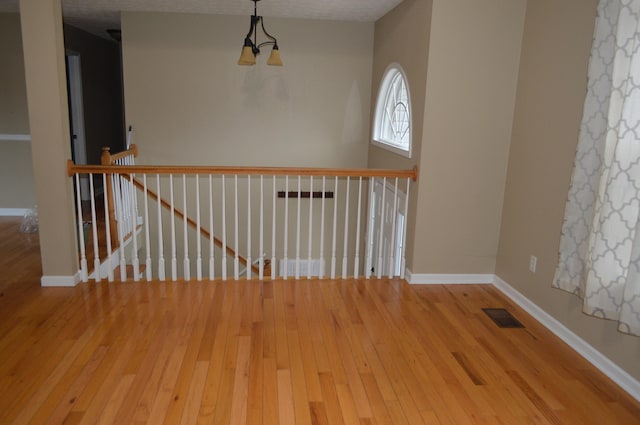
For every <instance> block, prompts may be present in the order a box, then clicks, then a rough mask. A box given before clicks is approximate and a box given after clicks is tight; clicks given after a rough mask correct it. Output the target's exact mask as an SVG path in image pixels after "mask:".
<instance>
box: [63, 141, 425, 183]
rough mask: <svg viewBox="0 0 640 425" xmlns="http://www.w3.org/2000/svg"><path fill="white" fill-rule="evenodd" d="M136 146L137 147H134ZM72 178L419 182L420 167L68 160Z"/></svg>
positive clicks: (68, 168)
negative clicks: (206, 176) (149, 176)
mask: <svg viewBox="0 0 640 425" xmlns="http://www.w3.org/2000/svg"><path fill="white" fill-rule="evenodd" d="M132 146H134V145H132ZM67 172H68V173H69V176H70V177H71V176H73V175H74V174H76V173H80V174H85V173H94V174H102V173H106V174H114V173H116V174H191V175H193V174H211V175H234V174H237V175H269V176H327V177H391V178H393V177H398V178H410V179H412V180H414V181H416V180H417V179H418V167H417V166H416V167H413V169H410V170H385V169H375V168H297V167H235V166H223V167H210V166H197V165H194V166H178V165H111V166H105V165H76V164H74V163H73V161H71V160H69V163H68V165H67Z"/></svg>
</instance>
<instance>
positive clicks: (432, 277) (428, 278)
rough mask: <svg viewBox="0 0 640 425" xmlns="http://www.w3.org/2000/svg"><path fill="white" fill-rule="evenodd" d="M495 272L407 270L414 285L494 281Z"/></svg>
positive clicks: (407, 277) (409, 279)
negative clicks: (451, 272) (465, 272)
mask: <svg viewBox="0 0 640 425" xmlns="http://www.w3.org/2000/svg"><path fill="white" fill-rule="evenodd" d="M494 276H495V275H493V274H432V273H411V271H410V270H407V272H406V280H407V282H409V283H410V284H412V285H442V284H447V285H455V284H469V283H475V284H489V283H493V278H494Z"/></svg>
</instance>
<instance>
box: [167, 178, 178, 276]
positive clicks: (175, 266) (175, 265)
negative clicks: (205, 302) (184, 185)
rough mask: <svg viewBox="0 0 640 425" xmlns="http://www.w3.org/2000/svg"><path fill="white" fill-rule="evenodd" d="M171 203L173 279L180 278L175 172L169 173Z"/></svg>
mask: <svg viewBox="0 0 640 425" xmlns="http://www.w3.org/2000/svg"><path fill="white" fill-rule="evenodd" d="M169 203H170V204H171V214H170V215H171V280H172V281H174V282H175V281H176V280H178V259H177V257H176V214H175V209H176V208H175V204H174V202H173V174H169Z"/></svg>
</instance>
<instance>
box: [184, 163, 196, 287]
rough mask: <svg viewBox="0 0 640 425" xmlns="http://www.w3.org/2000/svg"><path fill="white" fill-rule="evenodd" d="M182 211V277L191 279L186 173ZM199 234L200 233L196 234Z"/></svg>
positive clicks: (185, 176)
mask: <svg viewBox="0 0 640 425" xmlns="http://www.w3.org/2000/svg"><path fill="white" fill-rule="evenodd" d="M182 210H183V211H182V213H183V214H184V216H183V219H182V232H183V242H182V243H183V246H184V261H183V263H182V269H183V270H182V278H183V279H184V280H186V281H189V280H191V260H190V258H189V232H188V230H189V227H188V226H187V224H188V223H187V217H189V215H188V214H187V175H186V174H183V175H182ZM198 236H200V235H198Z"/></svg>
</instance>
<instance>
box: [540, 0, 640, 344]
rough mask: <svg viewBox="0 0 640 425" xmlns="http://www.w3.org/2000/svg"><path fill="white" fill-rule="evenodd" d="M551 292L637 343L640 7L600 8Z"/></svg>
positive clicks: (623, 3)
mask: <svg viewBox="0 0 640 425" xmlns="http://www.w3.org/2000/svg"><path fill="white" fill-rule="evenodd" d="M583 114H584V115H583V118H582V124H581V127H580V137H579V140H578V148H577V153H576V159H575V163H574V169H573V175H572V178H571V186H570V188H569V195H568V200H567V204H566V207H565V217H564V224H563V228H562V237H561V240H560V252H559V263H558V268H557V270H556V274H555V278H554V282H553V286H554V287H556V288H559V289H563V290H565V291H568V292H571V293H574V294H576V295H578V296H579V297H581V298H582V299H583V300H584V306H583V311H584V312H585V313H587V314H591V315H594V316H597V317H602V318H605V319H611V320H616V321H618V323H619V326H618V330H620V331H621V332H626V333H630V334H634V335H639V336H640V0H600V2H599V4H598V18H597V20H596V27H595V35H594V40H593V47H592V50H591V59H590V63H589V78H588V88H587V95H586V99H585V104H584V112H583Z"/></svg>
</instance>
